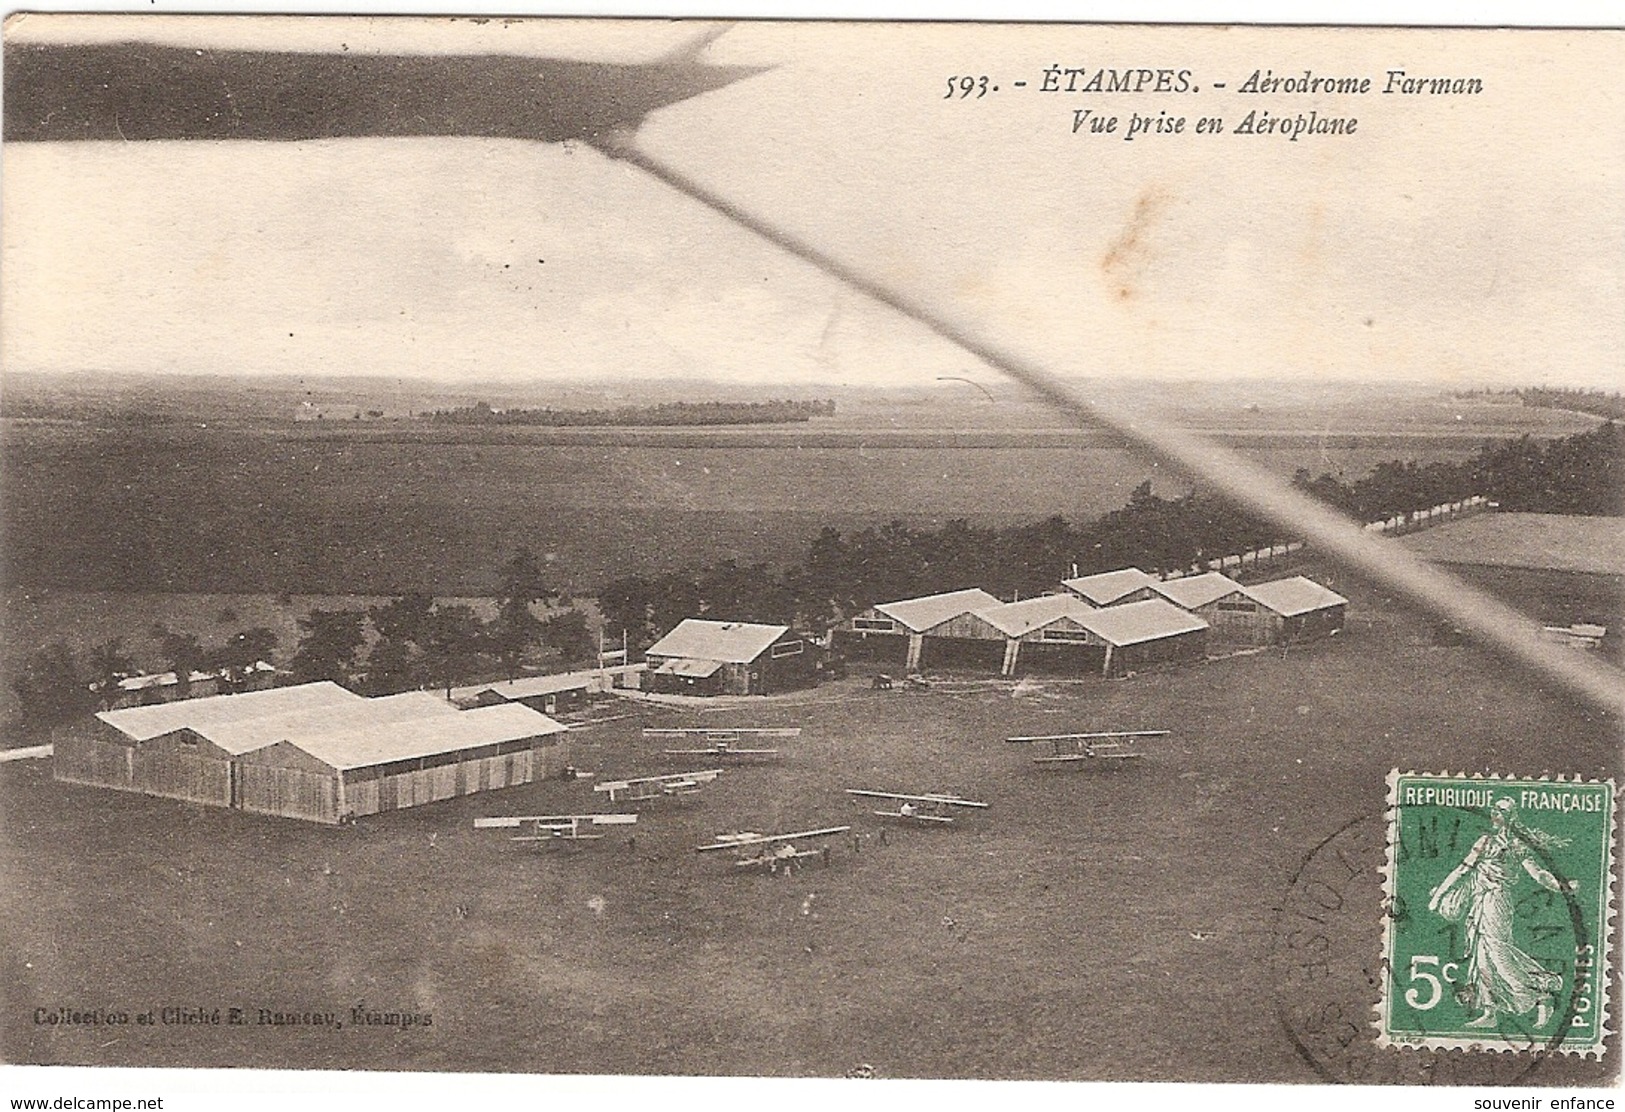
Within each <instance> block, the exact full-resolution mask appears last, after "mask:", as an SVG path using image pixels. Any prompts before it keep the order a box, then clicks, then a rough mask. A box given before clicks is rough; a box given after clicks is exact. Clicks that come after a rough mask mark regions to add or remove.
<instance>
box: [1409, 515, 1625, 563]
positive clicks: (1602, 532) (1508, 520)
mask: <svg viewBox="0 0 1625 1112" xmlns="http://www.w3.org/2000/svg"><path fill="white" fill-rule="evenodd" d="M1401 543H1403V544H1404V545H1405V547H1407V548H1409V549H1410V550H1411V551H1413V552H1415V553H1416V554H1417V555H1418V556H1422V557H1424V558H1425V559H1428V560H1436V561H1438V562H1440V563H1445V564H1485V565H1489V566H1494V567H1508V568H1544V569H1547V570H1551V571H1570V572H1582V573H1586V574H1591V575H1609V576H1614V577H1615V578H1616V579H1617V578H1619V577H1621V576H1625V518H1619V517H1574V516H1568V515H1564V514H1517V513H1496V514H1483V515H1481V516H1478V517H1470V518H1467V519H1466V520H1464V521H1453V522H1449V523H1448V524H1445V525H1442V526H1439V527H1438V528H1434V529H1429V530H1426V531H1424V532H1421V533H1416V534H1413V535H1411V536H1409V537H1406V538H1405V539H1404V541H1403V542H1401Z"/></svg>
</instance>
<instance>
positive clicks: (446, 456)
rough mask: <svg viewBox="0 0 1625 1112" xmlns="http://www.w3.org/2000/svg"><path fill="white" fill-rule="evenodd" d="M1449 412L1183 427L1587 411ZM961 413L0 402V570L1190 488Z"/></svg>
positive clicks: (478, 586) (496, 540) (1352, 464)
mask: <svg viewBox="0 0 1625 1112" xmlns="http://www.w3.org/2000/svg"><path fill="white" fill-rule="evenodd" d="M985 408H987V409H995V410H997V409H999V408H1000V407H998V406H987V407H985ZM1462 408H1463V407H1460V406H1455V405H1446V404H1444V402H1443V401H1440V400H1437V399H1435V400H1432V401H1428V400H1425V399H1424V400H1421V401H1414V402H1408V403H1406V404H1405V405H1396V406H1392V407H1389V408H1387V409H1382V408H1380V407H1376V408H1374V407H1371V406H1366V407H1363V408H1355V407H1352V406H1343V407H1341V408H1335V409H1332V410H1326V411H1321V412H1320V413H1319V415H1318V416H1317V415H1316V411H1315V410H1314V409H1313V408H1312V407H1308V406H1305V405H1301V404H1300V405H1297V406H1296V407H1291V408H1277V409H1269V410H1266V409H1263V408H1260V409H1258V410H1257V411H1253V410H1248V409H1244V408H1240V407H1237V406H1231V407H1230V408H1227V409H1224V410H1222V411H1219V412H1211V413H1208V414H1207V417H1208V420H1207V421H1205V422H1196V427H1201V428H1204V429H1207V430H1209V431H1210V432H1212V433H1213V434H1214V435H1216V436H1218V437H1219V439H1221V440H1223V441H1225V442H1227V443H1230V444H1231V445H1232V446H1234V447H1235V448H1237V450H1239V451H1241V452H1242V453H1243V454H1245V455H1247V456H1249V457H1251V458H1253V459H1254V460H1256V461H1257V462H1259V463H1260V464H1262V465H1263V466H1265V467H1267V468H1268V469H1270V470H1272V471H1274V472H1276V473H1277V474H1280V475H1282V476H1290V475H1291V474H1292V473H1293V471H1294V470H1296V469H1297V468H1299V467H1307V468H1309V469H1311V470H1312V471H1314V472H1316V473H1319V472H1321V471H1331V472H1334V473H1341V474H1343V475H1345V476H1348V477H1351V478H1352V477H1357V476H1360V475H1363V474H1364V473H1365V472H1366V471H1368V470H1369V469H1370V468H1371V467H1372V466H1373V465H1374V464H1376V463H1378V462H1380V461H1382V460H1388V459H1395V458H1400V459H1417V460H1422V461H1425V460H1430V459H1444V460H1460V459H1464V458H1466V457H1467V456H1469V455H1470V454H1471V453H1472V452H1473V450H1474V449H1475V448H1476V447H1477V446H1478V444H1479V443H1480V442H1481V441H1482V440H1483V439H1484V438H1485V437H1488V436H1511V435H1517V434H1518V433H1520V432H1524V431H1532V432H1536V433H1537V434H1542V435H1556V434H1559V433H1561V432H1570V431H1574V430H1575V429H1576V428H1586V427H1590V425H1591V424H1594V423H1595V422H1594V421H1593V420H1591V419H1589V418H1576V417H1573V416H1572V415H1566V414H1554V413H1552V412H1550V411H1543V410H1530V409H1524V408H1521V407H1512V406H1506V405H1484V404H1478V405H1477V406H1476V408H1473V407H1467V408H1466V410H1465V412H1458V410H1460V409H1462ZM905 410H906V407H903V408H902V409H899V410H897V412H904V411H905ZM977 412H979V411H978V410H976V409H975V407H966V406H957V407H956V406H937V407H936V408H935V410H934V411H933V415H932V418H931V420H930V421H928V420H925V419H923V418H922V419H920V421H919V423H912V422H903V423H900V424H897V425H892V424H889V423H886V422H885V421H883V420H882V419H881V417H880V415H879V414H878V413H875V414H872V415H871V418H872V420H873V422H874V423H872V424H871V425H870V426H869V427H868V428H860V427H856V426H855V425H852V424H850V423H842V424H837V425H834V426H831V427H828V428H826V427H824V426H822V425H813V426H793V427H790V428H785V429H745V430H740V429H717V430H692V429H682V430H647V429H645V430H569V429H564V430H560V429H512V428H493V429H484V428H472V429H462V428H446V427H431V426H422V425H413V424H410V423H389V422H384V423H380V424H375V425H374V424H367V423H365V422H363V423H359V424H356V425H354V426H353V427H340V428H328V427H316V426H314V425H305V426H295V425H294V424H293V423H292V422H286V423H284V424H283V425H281V426H269V425H259V426H240V425H227V426H226V427H217V426H215V425H210V426H209V427H192V426H185V425H166V426H157V427H152V428H129V427H96V426H95V425H94V424H86V423H77V422H19V421H7V422H4V423H3V430H0V451H3V473H4V474H5V477H6V481H5V484H4V486H3V488H0V527H3V530H4V533H3V543H0V554H3V557H4V566H5V568H6V579H7V582H8V584H9V585H11V586H26V587H45V586H49V587H54V588H62V589H80V590H97V591H174V592H271V593H277V592H295V593H309V592H329V593H379V594H382V593H391V592H399V591H403V590H411V589H418V590H428V591H433V592H437V593H442V594H450V593H459V592H470V593H478V592H480V591H483V590H486V589H488V588H489V587H490V585H491V582H492V580H493V578H494V574H495V569H496V568H497V567H498V565H499V564H500V563H501V561H502V560H504V559H505V558H507V556H509V555H511V554H512V552H513V550H514V549H515V548H517V547H519V546H521V545H526V546H529V547H531V548H532V549H534V550H536V551H538V552H544V553H549V554H551V557H552V560H553V566H554V568H555V570H556V572H557V578H558V582H559V583H560V584H561V585H562V586H564V587H566V588H567V589H569V590H572V591H574V592H578V593H584V594H590V593H592V592H593V591H594V589H595V588H596V587H597V586H599V585H600V584H602V583H603V582H604V581H605V580H607V579H609V578H613V577H614V576H615V575H617V574H623V573H628V572H635V573H648V572H652V571H658V570H667V569H671V568H675V567H684V566H692V565H695V564H699V563H706V562H714V561H717V560H721V559H725V558H733V559H737V560H740V561H742V562H756V561H766V562H769V563H774V564H782V563H784V562H786V561H787V560H789V559H793V558H797V557H799V556H800V555H801V554H802V553H803V552H804V551H805V545H806V542H807V540H808V539H809V538H811V537H812V536H814V535H815V534H816V533H817V532H818V530H819V529H820V528H821V527H823V526H825V525H830V526H834V527H836V528H838V529H843V530H853V529H860V528H863V527H865V526H872V525H879V524H883V523H885V522H887V521H890V520H893V519H901V520H903V521H905V522H908V523H910V524H914V525H922V526H930V525H936V524H940V523H941V522H943V521H945V520H948V519H950V518H956V517H957V518H965V519H967V520H969V521H971V522H973V523H975V524H978V525H1008V524H1013V523H1017V522H1022V521H1030V520H1036V519H1039V518H1043V517H1046V516H1049V515H1052V514H1060V515H1063V516H1066V517H1068V518H1070V519H1072V520H1086V519H1088V518H1091V517H1094V516H1096V515H1098V514H1100V513H1102V512H1105V511H1107V510H1111V509H1115V508H1117V507H1119V506H1121V505H1122V504H1123V503H1124V502H1125V501H1126V499H1127V497H1128V494H1129V492H1130V491H1132V490H1133V489H1134V487H1135V486H1137V485H1138V484H1140V483H1141V482H1143V481H1145V480H1146V479H1152V480H1153V481H1154V482H1155V484H1156V489H1157V491H1158V493H1160V494H1162V495H1164V496H1167V497H1172V496H1175V495H1178V494H1181V493H1183V492H1184V491H1185V490H1186V489H1188V487H1187V485H1186V484H1185V482H1184V481H1183V480H1182V479H1180V478H1179V477H1177V476H1174V475H1170V474H1168V472H1167V469H1166V468H1162V467H1158V466H1157V465H1155V464H1154V463H1151V462H1149V461H1147V460H1145V459H1143V458H1141V457H1140V456H1138V455H1136V454H1134V453H1132V452H1130V451H1128V450H1127V449H1126V448H1124V447H1123V445H1122V443H1121V441H1120V440H1119V439H1118V438H1116V437H1115V436H1111V435H1108V434H1105V433H1101V432H1098V431H1096V432H1079V431H1067V430H1063V429H1054V428H1048V429H1046V428H1043V427H1042V426H1039V427H1037V428H1036V430H1035V429H1034V428H1033V427H1030V426H1029V427H1022V426H1021V425H1020V424H1019V423H1015V424H1012V423H1010V422H1009V421H1006V422H1005V423H1003V424H996V425H987V424H979V423H978V422H976V421H966V422H965V423H964V425H963V426H954V425H951V424H941V422H943V421H947V420H952V419H954V418H956V417H960V416H965V415H967V414H969V415H972V416H974V415H975V414H976V413H977ZM1015 412H1016V413H1018V414H1021V415H1027V416H1032V417H1034V418H1035V419H1037V418H1039V417H1041V416H1042V414H1041V413H1038V412H1033V413H1028V409H1027V408H1022V407H1017V408H1016V410H1015ZM919 416H920V415H919V413H915V414H914V417H916V418H918V417H919ZM1006 416H1008V415H1006ZM1458 416H1459V417H1461V418H1463V420H1461V421H1458V420H1456V418H1457V417H1458ZM1469 418H1470V419H1469ZM982 420H986V419H985V418H984V419H982ZM933 421H934V422H936V423H932V422H933ZM1035 479H1037V480H1039V481H1034V480H1035Z"/></svg>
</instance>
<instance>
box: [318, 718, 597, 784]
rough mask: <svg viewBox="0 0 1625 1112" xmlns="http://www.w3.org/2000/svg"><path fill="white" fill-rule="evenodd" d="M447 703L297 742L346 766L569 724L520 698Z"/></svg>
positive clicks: (512, 738) (557, 729) (558, 729)
mask: <svg viewBox="0 0 1625 1112" xmlns="http://www.w3.org/2000/svg"><path fill="white" fill-rule="evenodd" d="M441 706H442V707H443V708H445V713H441V714H434V715H428V716H425V717H422V718H416V719H410V720H407V721H403V722H388V721H382V720H380V721H374V722H371V723H368V724H367V725H363V726H355V727H352V728H350V729H348V730H340V731H336V732H330V733H327V734H325V735H322V736H319V737H306V738H299V739H297V740H295V741H294V744H295V745H297V746H298V747H299V748H300V749H302V750H304V751H305V752H306V753H309V754H310V755H311V756H312V757H315V758H316V759H317V760H318V761H321V762H322V763H323V764H325V765H327V766H328V767H329V768H336V769H339V770H341V771H343V770H346V769H352V768H368V767H370V766H372V765H380V764H389V763H391V762H392V761H410V760H415V759H417V758H419V757H432V756H437V755H439V754H441V753H453V752H456V751H457V750H459V749H473V748H476V747H478V746H481V745H494V744H496V743H498V742H503V741H520V740H523V739H525V738H532V737H543V736H546V735H548V734H556V733H561V732H562V731H563V730H564V729H565V727H564V726H563V725H561V724H560V723H558V722H555V721H553V719H551V718H549V717H548V716H547V715H545V714H540V713H538V712H536V711H533V710H531V709H530V708H529V707H526V706H521V705H520V704H518V703H503V704H501V705H500V706H495V707H480V708H478V709H477V710H456V709H453V708H450V707H447V706H446V704H445V703H444V702H442V703H441Z"/></svg>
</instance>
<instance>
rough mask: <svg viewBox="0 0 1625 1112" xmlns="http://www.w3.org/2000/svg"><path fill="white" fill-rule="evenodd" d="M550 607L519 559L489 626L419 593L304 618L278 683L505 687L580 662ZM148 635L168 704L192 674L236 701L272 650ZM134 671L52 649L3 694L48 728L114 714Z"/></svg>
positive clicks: (239, 639) (590, 648)
mask: <svg viewBox="0 0 1625 1112" xmlns="http://www.w3.org/2000/svg"><path fill="white" fill-rule="evenodd" d="M558 597H559V593H558V592H557V591H556V590H554V589H553V588H552V587H551V586H550V585H549V583H548V577H547V574H546V571H545V569H544V567H543V565H542V562H541V561H540V560H538V559H537V558H536V556H535V554H534V553H532V552H530V551H529V550H528V549H520V550H519V551H518V552H517V553H516V554H515V555H514V557H513V558H512V559H511V560H509V561H508V562H507V563H506V564H504V565H503V567H502V569H501V573H500V576H499V584H498V594H497V598H496V603H497V606H496V614H495V616H494V617H492V618H490V619H482V618H481V617H480V616H479V614H478V613H477V612H476V611H475V610H474V608H473V607H471V606H468V605H467V604H464V603H447V602H441V601H436V600H435V599H434V598H433V597H432V596H430V595H427V594H407V595H402V596H400V597H399V598H394V599H390V600H389V601H387V602H383V603H380V604H378V605H376V606H372V607H369V608H367V609H364V610H313V611H311V612H310V613H308V614H306V615H304V616H303V617H301V618H300V619H299V620H298V626H299V635H300V636H299V642H298V644H297V646H296V647H295V649H294V651H293V654H292V656H291V657H290V658H289V659H288V661H287V664H286V667H285V668H284V669H283V672H284V673H285V679H286V680H287V681H288V682H293V683H309V682H312V681H315V680H334V681H337V682H340V683H343V684H345V685H347V686H350V687H352V688H357V689H360V690H362V691H364V692H366V693H368V694H372V695H390V694H394V693H396V692H400V691H408V690H412V689H415V688H421V687H450V686H451V685H453V684H455V683H459V682H462V681H465V680H469V679H474V678H477V677H479V676H481V675H491V674H496V673H498V672H500V673H501V674H504V675H507V676H514V675H517V674H518V673H519V672H520V670H521V669H522V668H523V667H524V666H525V665H526V664H527V663H530V662H532V661H535V660H538V659H540V658H541V657H543V656H544V655H545V656H548V657H549V658H550V659H557V660H561V661H562V662H564V663H572V662H578V661H583V660H587V659H589V658H591V657H592V656H593V655H594V654H595V653H596V651H597V644H596V641H595V639H594V637H593V635H592V633H591V631H590V630H589V629H588V626H587V619H586V616H585V615H583V614H582V613H581V612H580V611H579V610H574V609H570V610H564V611H560V612H558V613H555V614H552V615H550V616H549V617H546V618H538V617H537V616H536V614H535V612H534V610H533V609H532V607H533V605H534V604H536V603H545V602H551V601H553V600H555V599H557V598H558ZM149 633H150V635H151V638H152V640H153V642H154V646H155V649H156V652H155V653H154V654H151V655H153V656H156V658H157V659H159V660H160V661H162V666H163V667H164V668H165V669H166V670H169V671H173V672H174V673H175V677H176V682H175V685H174V687H175V690H174V693H173V694H174V697H176V698H186V697H188V696H189V695H190V694H191V693H192V692H191V689H192V686H193V682H194V681H193V679H192V677H193V676H194V675H206V676H208V677H209V678H210V680H211V681H212V682H213V685H214V689H215V690H216V691H217V692H220V693H230V692H233V691H238V690H242V689H243V688H244V687H245V686H246V685H247V684H248V683H249V681H250V680H251V678H253V677H254V676H255V673H256V666H257V665H259V664H260V663H261V662H265V661H270V660H271V659H272V657H273V654H274V653H275V651H276V648H277V642H278V637H277V634H276V631H275V630H272V629H269V628H267V627H263V626H258V627H255V628H252V629H246V630H243V631H241V632H239V633H234V634H232V635H231V636H229V637H227V638H226V639H225V640H224V641H223V642H222V643H220V644H217V645H212V646H210V645H205V644H204V643H203V641H202V639H201V638H199V637H198V636H197V635H196V634H194V633H189V632H184V631H177V630H172V629H170V628H169V627H168V626H166V625H163V624H157V625H154V626H153V627H152V628H151V629H150V631H149ZM138 672H139V668H138V666H137V664H136V661H135V658H134V655H133V654H132V653H131V652H129V651H128V649H127V647H126V645H125V641H124V639H123V638H122V637H119V638H114V639H112V640H110V641H105V642H102V643H100V644H98V645H95V646H93V647H92V648H91V649H90V650H89V651H88V652H86V653H85V654H84V656H83V657H82V658H81V657H80V656H78V655H77V654H75V653H74V652H73V650H72V649H70V648H69V647H68V646H67V645H66V644H63V643H61V642H53V643H52V644H49V645H46V646H44V647H43V648H41V649H39V650H38V651H36V652H34V653H33V654H32V655H30V656H29V657H28V658H27V659H26V660H25V661H24V662H23V666H22V667H21V668H20V669H19V670H18V671H17V673H16V674H15V675H13V676H12V677H11V687H12V690H13V692H14V693H15V694H16V696H17V698H18V702H19V705H20V709H21V711H22V715H23V719H24V721H25V723H26V724H27V726H29V727H30V728H35V729H49V728H50V727H51V726H54V725H57V724H60V723H63V722H67V721H70V720H72V719H75V718H79V717H82V716H84V715H86V714H89V713H91V712H94V711H97V710H106V709H108V708H110V707H112V706H114V705H116V704H117V703H119V702H120V701H121V700H122V699H123V698H124V697H125V696H126V695H127V694H128V693H126V692H125V691H124V690H123V689H122V688H121V687H120V681H121V680H123V679H126V678H128V677H130V676H133V675H136V674H138Z"/></svg>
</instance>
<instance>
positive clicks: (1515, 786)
mask: <svg viewBox="0 0 1625 1112" xmlns="http://www.w3.org/2000/svg"><path fill="white" fill-rule="evenodd" d="M1613 838H1614V784H1613V782H1612V781H1611V780H1610V781H1596V780H1592V781H1580V780H1572V781H1571V780H1562V779H1557V780H1550V779H1538V780H1518V779H1500V778H1493V777H1490V778H1486V777H1477V776H1450V775H1428V774H1419V773H1401V772H1399V771H1398V770H1395V771H1394V772H1393V773H1391V774H1390V776H1389V795H1388V840H1387V867H1386V871H1385V899H1384V901H1383V956H1384V959H1385V960H1384V963H1383V984H1382V998H1381V1002H1380V1003H1379V1005H1378V1009H1377V1026H1378V1038H1379V1041H1380V1042H1382V1043H1384V1044H1387V1045H1392V1046H1411V1047H1424V1048H1433V1049H1466V1050H1489V1051H1509V1052H1519V1051H1523V1052H1531V1051H1543V1050H1544V1051H1549V1052H1555V1053H1562V1054H1580V1055H1600V1054H1601V1053H1602V1051H1603V1048H1604V1040H1605V1038H1606V1036H1607V1025H1608V947H1609V944H1610V942H1611V939H1612V931H1611V928H1612V922H1611V920H1610V907H1611V900H1612V894H1613V892H1612V889H1613V885H1612V878H1613Z"/></svg>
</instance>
